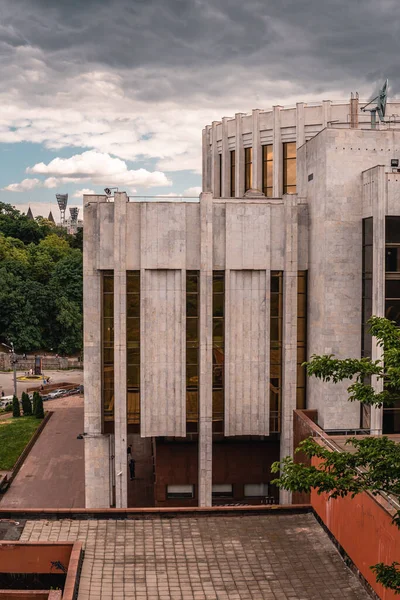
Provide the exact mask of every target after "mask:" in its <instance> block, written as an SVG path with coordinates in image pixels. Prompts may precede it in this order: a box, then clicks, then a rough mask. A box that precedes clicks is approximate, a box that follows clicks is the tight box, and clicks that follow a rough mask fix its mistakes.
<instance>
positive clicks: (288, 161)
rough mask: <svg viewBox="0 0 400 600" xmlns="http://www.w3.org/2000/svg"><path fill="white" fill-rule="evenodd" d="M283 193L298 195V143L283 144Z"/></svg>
mask: <svg viewBox="0 0 400 600" xmlns="http://www.w3.org/2000/svg"><path fill="white" fill-rule="evenodd" d="M283 193H284V194H295V193H296V142H289V143H287V144H283Z"/></svg>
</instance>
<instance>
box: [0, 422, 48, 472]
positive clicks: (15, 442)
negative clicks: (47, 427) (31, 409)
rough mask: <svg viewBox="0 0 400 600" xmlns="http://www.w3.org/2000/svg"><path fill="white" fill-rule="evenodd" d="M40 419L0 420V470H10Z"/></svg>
mask: <svg viewBox="0 0 400 600" xmlns="http://www.w3.org/2000/svg"><path fill="white" fill-rule="evenodd" d="M41 422H42V419H36V418H35V417H20V418H19V419H6V420H3V421H0V471H10V470H11V469H12V468H13V466H14V465H15V463H16V462H17V460H18V457H19V456H20V455H21V454H22V451H23V450H24V448H25V446H26V445H27V444H28V442H29V440H30V439H31V437H32V436H33V434H34V433H35V431H36V429H37V428H38V427H39V425H40V423H41Z"/></svg>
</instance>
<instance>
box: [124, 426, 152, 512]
mask: <svg viewBox="0 0 400 600" xmlns="http://www.w3.org/2000/svg"><path fill="white" fill-rule="evenodd" d="M130 444H131V445H132V458H133V460H134V461H135V473H134V475H135V477H134V479H132V480H131V479H130V471H129V465H128V467H127V468H128V477H127V480H128V481H127V485H128V508H138V507H141V508H143V507H149V506H154V468H153V464H154V461H153V443H152V438H142V437H140V435H139V434H138V433H130V434H128V446H129V445H130Z"/></svg>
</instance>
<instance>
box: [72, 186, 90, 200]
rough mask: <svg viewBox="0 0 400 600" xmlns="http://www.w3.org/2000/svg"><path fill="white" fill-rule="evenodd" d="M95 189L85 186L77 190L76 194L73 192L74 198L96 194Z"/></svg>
mask: <svg viewBox="0 0 400 600" xmlns="http://www.w3.org/2000/svg"><path fill="white" fill-rule="evenodd" d="M95 193H96V192H95V191H94V190H90V189H89V188H83V189H81V190H77V191H76V192H75V193H74V194H72V197H73V198H82V197H83V196H84V195H85V194H87V195H89V194H95Z"/></svg>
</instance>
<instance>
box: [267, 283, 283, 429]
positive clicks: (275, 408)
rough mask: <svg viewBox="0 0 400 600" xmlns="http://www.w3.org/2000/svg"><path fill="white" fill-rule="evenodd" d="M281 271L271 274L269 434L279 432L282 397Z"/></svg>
mask: <svg viewBox="0 0 400 600" xmlns="http://www.w3.org/2000/svg"><path fill="white" fill-rule="evenodd" d="M282 296H283V294H282V271H272V272H271V322H270V323H271V326H270V331H271V334H270V353H271V357H270V381H269V386H270V426H269V427H270V432H271V433H278V432H279V431H280V430H281V396H282V316H283V310H282Z"/></svg>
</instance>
